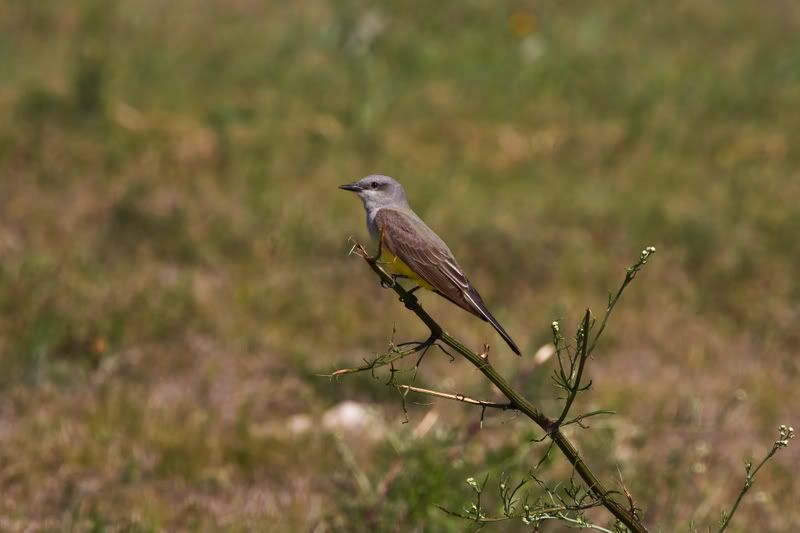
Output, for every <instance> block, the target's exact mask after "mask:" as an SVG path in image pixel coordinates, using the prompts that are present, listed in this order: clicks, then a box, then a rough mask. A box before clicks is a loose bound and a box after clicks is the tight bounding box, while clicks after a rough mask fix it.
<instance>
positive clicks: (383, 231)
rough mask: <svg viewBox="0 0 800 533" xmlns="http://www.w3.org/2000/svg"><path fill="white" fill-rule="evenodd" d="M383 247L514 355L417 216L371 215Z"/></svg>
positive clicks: (437, 240) (445, 249) (384, 211)
mask: <svg viewBox="0 0 800 533" xmlns="http://www.w3.org/2000/svg"><path fill="white" fill-rule="evenodd" d="M375 223H376V226H377V229H378V235H379V236H381V239H382V242H383V244H382V245H383V246H385V247H386V248H388V249H389V251H390V252H392V253H393V254H394V255H396V256H397V257H398V258H399V259H400V260H401V261H403V262H404V263H405V264H406V265H407V266H408V267H409V268H410V269H411V270H413V271H414V273H415V274H417V275H418V276H419V277H420V278H422V279H423V280H425V281H426V282H428V284H429V285H431V287H433V289H434V290H435V291H436V292H437V293H439V294H440V295H442V296H444V297H445V298H447V299H448V300H450V301H451V302H453V303H454V304H456V305H457V306H459V307H461V308H462V309H465V310H466V311H469V312H470V313H472V314H473V315H475V316H477V317H478V318H481V319H482V320H485V321H486V322H489V323H490V324H491V325H492V326H493V327H494V329H496V330H497V332H498V333H499V334H500V335H501V336H502V337H503V339H505V341H506V342H507V343H508V345H509V346H510V347H511V349H512V350H513V351H514V353H516V354H517V355H521V353H520V350H519V348H518V347H517V345H516V343H515V342H514V340H513V339H512V338H511V336H510V335H509V334H508V332H506V330H505V329H503V326H501V325H500V323H499V322H498V321H497V319H496V318H494V316H492V314H491V313H490V312H489V310H488V309H487V308H486V304H484V303H483V299H482V298H481V295H480V294H479V293H478V291H477V290H475V287H473V286H472V284H470V282H469V280H468V279H467V276H466V275H465V274H464V271H463V270H461V267H460V266H459V264H458V263H457V262H456V259H455V257H453V252H451V251H450V248H448V247H447V245H446V244H445V243H444V241H442V239H440V238H439V236H438V235H436V233H434V232H433V230H432V229H430V228H429V227H428V226H427V225H426V224H425V223H424V222H423V221H422V220H421V219H420V218H419V217H418V216H417V215H415V214H414V213H413V212H412V211H409V210H401V209H393V208H388V207H384V208H383V209H380V210H379V211H378V212H377V213H376V215H375Z"/></svg>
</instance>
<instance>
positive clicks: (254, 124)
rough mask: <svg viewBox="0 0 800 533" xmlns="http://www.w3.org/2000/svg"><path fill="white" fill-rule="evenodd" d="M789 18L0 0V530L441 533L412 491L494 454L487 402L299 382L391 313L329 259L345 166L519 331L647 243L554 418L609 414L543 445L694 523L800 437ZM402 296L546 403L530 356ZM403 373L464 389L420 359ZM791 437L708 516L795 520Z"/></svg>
mask: <svg viewBox="0 0 800 533" xmlns="http://www.w3.org/2000/svg"><path fill="white" fill-rule="evenodd" d="M799 30H800V12H799V11H798V10H797V9H795V8H794V7H793V6H791V5H789V4H785V3H781V2H772V1H770V2H745V1H740V2H733V3H730V4H728V5H726V6H724V7H723V6H719V5H716V4H706V3H696V2H682V3H679V4H669V5H667V4H664V5H661V6H644V5H640V4H639V3H637V2H625V1H615V2H612V3H604V4H603V6H602V7H601V6H599V5H596V4H593V3H588V2H578V3H570V4H564V3H555V2H541V3H538V4H536V5H535V6H533V7H526V6H523V5H522V4H519V3H516V2H510V1H509V2H501V3H492V4H491V5H490V4H486V5H481V4H475V3H467V4H461V3H452V4H448V5H447V6H446V7H441V8H437V9H433V8H431V7H429V5H428V4H427V3H423V2H390V3H386V4H381V5H380V6H377V5H371V4H369V3H366V2H358V1H347V2H336V3H333V2H326V1H325V0H309V1H305V2H296V3H294V2H292V3H287V2H264V3H259V2H251V1H248V0H237V1H236V2H227V1H213V2H205V3H202V5H201V4H200V3H197V2H189V1H187V0H182V1H178V2H171V3H168V4H164V3H163V2H153V1H139V2H133V1H121V2H114V3H112V2H104V1H102V0H80V1H77V2H72V3H70V4H69V6H68V5H67V4H65V3H60V2H54V1H46V2H36V3H30V2H25V1H23V0H14V1H10V2H5V3H4V5H3V6H2V7H0V70H2V72H4V83H3V84H2V85H1V86H0V116H2V117H3V118H2V119H0V176H2V178H1V179H0V259H1V261H0V310H2V311H1V312H0V361H2V367H3V372H2V374H0V392H2V394H0V398H1V399H0V529H3V530H18V531H23V530H25V531H28V530H54V529H77V530H89V529H93V530H109V531H115V530H161V529H170V530H194V529H198V530H217V529H230V530H247V529H264V530H275V531H292V530H313V529H315V528H316V530H317V531H325V530H327V531H341V530H355V531H359V530H373V531H374V530H381V531H396V530H403V531H408V530H412V531H421V530H423V528H424V530H426V531H451V530H452V531H460V530H461V528H462V527H463V524H459V523H454V522H453V521H452V520H450V519H449V518H447V517H445V516H443V515H442V514H441V513H439V512H438V511H436V510H435V509H434V508H433V507H432V505H431V504H433V503H441V504H445V505H449V506H451V507H455V508H458V507H460V506H461V505H462V504H463V503H464V502H465V501H466V499H467V498H468V493H467V490H466V486H465V485H464V484H463V481H464V479H466V477H468V476H472V475H474V476H476V477H478V476H482V475H483V474H484V473H485V472H487V471H494V472H500V471H505V472H508V473H510V474H512V475H517V476H520V475H524V473H525V471H526V468H528V467H529V466H530V465H531V463H532V462H533V461H534V460H536V459H537V457H538V456H537V452H538V451H539V448H537V447H535V446H533V445H531V444H529V443H528V442H527V440H528V439H530V438H531V437H532V436H534V435H533V434H532V433H530V431H531V430H530V427H529V426H528V424H526V423H525V422H524V421H523V420H521V419H518V418H517V417H515V416H513V415H510V414H508V413H506V414H493V415H492V416H491V417H490V418H489V419H488V420H487V423H486V424H485V426H484V428H483V430H480V431H479V430H478V427H477V421H478V420H477V417H478V413H476V412H475V411H473V410H470V409H468V408H466V407H465V406H461V405H447V404H444V403H442V402H435V403H434V404H432V405H427V404H426V405H422V406H417V405H412V406H410V412H409V423H408V424H402V423H401V422H402V421H403V413H402V410H401V407H400V403H399V399H398V397H397V395H396V394H395V393H393V391H392V390H390V388H388V387H383V386H382V383H381V382H378V381H374V380H372V379H370V378H367V377H360V378H354V379H348V380H346V381H344V382H341V383H335V382H333V383H332V382H329V381H327V380H325V379H321V378H318V377H316V374H319V373H325V372H329V371H331V370H333V369H335V368H337V367H339V366H353V365H354V364H357V363H358V362H360V361H361V359H362V358H363V357H366V356H368V355H369V354H371V353H374V352H375V351H377V350H380V349H382V347H383V346H384V345H385V343H386V341H387V339H388V337H389V335H390V333H391V329H392V326H393V324H396V326H397V330H398V335H399V336H401V337H403V338H414V337H416V336H418V335H419V334H421V333H424V332H423V331H422V330H421V329H420V326H419V325H418V324H417V323H416V322H415V321H414V319H413V318H412V317H411V316H408V313H406V312H404V311H403V309H402V308H401V306H400V305H399V304H397V302H396V301H395V299H394V298H393V297H392V296H391V295H390V294H389V293H388V292H385V291H381V290H380V289H379V288H378V287H377V286H376V284H375V279H374V276H372V274H371V273H370V272H369V271H368V270H367V269H366V268H365V267H364V265H362V264H360V263H359V262H358V261H356V260H353V259H352V258H348V257H347V255H346V252H347V250H348V245H347V237H348V236H350V235H354V236H355V237H356V238H358V239H364V238H365V232H364V230H363V228H362V226H363V219H362V217H363V215H362V213H361V207H360V206H359V205H358V204H357V202H356V201H355V199H353V198H351V197H348V196H347V195H345V194H344V193H342V192H341V191H337V190H336V188H335V186H336V185H337V184H339V183H344V182H347V181H351V180H353V179H355V178H358V177H360V176H362V175H364V174H367V173H369V172H373V171H380V172H385V173H388V174H391V175H394V176H396V177H397V178H399V179H401V180H402V181H403V182H404V184H405V185H406V188H407V190H408V193H409V196H410V198H411V201H412V205H414V207H415V208H416V209H417V210H418V212H419V213H420V214H421V215H422V216H423V217H424V218H425V219H426V220H427V221H428V222H429V223H430V225H431V226H433V227H434V228H435V229H437V231H439V233H440V234H441V235H442V236H443V237H445V238H446V240H447V241H448V242H449V243H450V244H451V245H452V248H453V250H454V252H455V254H456V256H457V257H459V259H460V261H461V263H462V264H463V265H464V266H465V267H466V268H467V270H468V272H469V273H470V275H471V278H472V279H473V281H474V282H475V284H476V285H477V286H478V287H479V288H480V290H481V292H482V293H483V294H484V295H485V297H486V300H487V302H488V303H489V305H490V307H491V308H492V309H493V310H494V311H495V313H496V314H497V315H498V318H500V319H501V321H502V322H503V323H504V325H505V326H506V328H507V329H508V330H509V331H510V332H511V333H512V334H513V336H514V337H515V339H516V340H517V341H518V342H519V343H520V346H521V347H522V348H523V350H524V351H525V352H526V353H529V354H532V353H533V352H534V351H535V350H536V349H538V348H539V347H540V346H541V345H542V344H544V343H545V342H547V341H548V338H549V326H548V325H549V324H550V322H551V321H552V320H553V319H554V318H557V317H562V318H565V319H566V320H567V321H569V319H570V318H572V319H577V317H579V316H580V314H581V311H582V309H583V307H584V306H586V305H591V306H592V307H593V308H594V309H597V310H599V309H600V308H602V306H603V305H604V303H605V298H606V292H607V291H608V290H610V289H611V288H613V287H614V286H616V284H617V283H618V281H619V279H621V276H622V269H623V268H624V267H625V266H626V265H627V264H628V263H630V262H631V261H632V260H634V259H635V257H636V256H637V254H638V251H639V250H640V249H641V248H642V247H643V246H645V245H651V244H652V245H655V246H657V247H658V249H659V253H658V256H657V257H656V259H655V260H654V262H653V263H652V264H651V265H648V268H647V270H646V272H644V274H643V275H642V277H641V278H640V279H637V280H636V282H635V283H634V285H633V286H632V287H631V288H630V289H629V291H628V293H627V294H626V296H625V298H624V300H623V301H622V303H621V304H620V307H619V309H618V314H616V315H615V316H614V317H613V319H612V323H611V326H610V330H609V336H608V337H607V338H606V340H605V341H604V342H603V344H602V346H600V347H599V349H598V352H597V353H598V356H597V358H596V360H594V361H592V364H591V367H590V373H591V378H592V379H593V380H594V383H595V387H594V389H593V391H592V392H591V393H589V394H587V395H586V397H585V398H584V399H583V400H582V401H581V403H580V404H579V405H578V406H577V408H578V409H589V408H597V407H602V408H610V409H615V410H617V411H618V412H619V415H617V416H615V417H612V418H609V419H608V420H605V421H597V422H596V423H595V425H594V426H593V429H592V431H590V432H582V433H581V434H577V435H575V439H576V440H577V441H578V442H579V443H580V445H581V448H582V451H583V452H584V453H585V454H586V455H587V457H588V458H589V459H590V460H591V462H592V463H593V464H596V465H602V467H601V473H602V474H603V476H604V478H606V479H609V480H610V479H613V478H614V477H616V476H617V469H618V468H619V470H620V471H621V472H622V475H623V477H624V479H625V482H626V484H627V486H628V487H629V489H630V490H631V492H632V493H633V494H634V495H636V496H637V498H638V503H639V504H640V505H641V506H642V507H643V508H644V512H645V514H644V516H645V521H646V522H647V523H648V524H649V525H651V526H652V528H653V530H655V531H658V530H661V531H680V530H686V529H687V528H688V523H689V521H690V519H694V520H695V521H696V522H697V523H698V524H700V525H703V526H706V525H711V526H713V525H714V524H716V522H717V519H718V517H719V514H720V512H721V510H722V509H723V508H727V507H728V506H729V505H730V503H731V502H732V499H733V497H734V496H735V494H736V491H737V490H738V487H739V485H740V483H741V479H742V477H743V471H742V470H743V469H742V466H741V465H742V461H743V459H745V458H747V457H751V456H753V455H760V454H761V453H762V452H763V451H765V449H766V448H767V447H768V446H769V444H770V442H771V439H772V438H773V437H774V433H775V429H776V427H777V425H778V424H780V423H790V424H791V423H793V424H794V425H795V426H798V425H800V424H798V421H797V418H796V417H797V413H796V407H795V406H796V405H798V401H800V396H799V395H798V392H797V381H798V375H800V365H799V364H798V358H797V345H798V341H800V335H799V334H798V331H800V330H798V328H797V327H796V324H797V322H798V318H800V307H798V303H797V302H798V301H800V284H798V280H797V275H796V271H797V265H798V264H800V244H799V243H800V240H798V239H797V236H796V234H797V228H798V227H800V215H799V214H798V213H800V211H798V208H797V205H798V203H800V176H799V175H798V163H800V161H799V160H798V154H799V153H800V152H798V151H797V150H796V149H793V148H792V145H793V143H794V142H795V141H794V140H795V139H797V138H798V137H800V121H799V120H798V114H797V113H795V112H794V111H795V110H796V109H797V108H798V107H799V106H800V76H799V75H798V72H800V48H798V47H797V46H796V44H794V43H795V41H796V39H794V36H796V35H797V32H798V31H799ZM424 303H425V304H426V307H427V308H428V309H429V310H430V311H431V313H432V314H434V315H435V316H437V317H439V318H440V319H441V321H442V322H443V323H444V324H446V327H447V328H448V330H450V331H451V332H453V333H456V334H458V336H459V337H461V338H462V339H463V340H464V341H465V342H467V343H468V344H469V345H471V346H475V347H477V346H480V344H481V343H483V342H487V341H489V342H492V343H493V344H494V345H496V346H495V350H496V352H497V353H496V354H495V355H494V357H495V361H496V362H497V364H498V365H499V366H500V367H501V369H502V370H503V371H504V372H505V373H506V374H508V375H511V376H513V379H514V380H515V382H516V383H517V385H518V386H519V387H521V388H522V389H524V390H525V391H526V393H527V394H528V395H529V396H530V397H531V398H532V399H533V400H535V401H536V402H537V403H539V404H541V405H543V406H545V407H547V408H548V409H551V410H553V411H554V410H555V408H556V405H555V403H554V401H553V397H554V391H553V389H552V387H551V385H550V383H549V381H548V376H547V369H545V368H534V365H533V363H532V362H531V361H530V359H527V358H523V359H522V360H517V359H516V358H513V357H511V355H510V354H506V352H505V350H504V349H503V346H502V342H500V341H499V339H497V338H495V336H494V334H493V332H492V331H491V330H490V329H489V328H486V327H483V325H482V324H481V323H478V322H476V321H475V320H474V318H472V317H470V316H468V315H467V314H466V313H461V312H459V311H458V310H454V309H453V308H452V307H451V306H449V305H447V304H446V303H443V302H441V301H438V300H436V299H435V298H433V297H425V300H424ZM418 384H420V385H421V386H434V385H435V387H436V388H441V389H444V390H450V391H455V392H462V393H467V394H474V395H476V396H479V397H484V398H489V399H491V398H492V396H493V392H492V391H491V390H490V389H488V387H487V386H486V384H485V383H483V382H482V380H481V379H480V376H479V375H478V374H477V373H476V372H474V371H473V370H472V369H470V368H468V367H467V366H466V365H465V364H462V363H461V362H456V363H449V362H448V361H447V359H446V358H444V357H438V356H437V357H435V358H433V357H432V358H430V359H429V360H428V361H426V363H425V367H424V372H423V374H422V375H420V376H419V378H418ZM346 400H352V401H355V402H359V404H363V405H365V406H369V410H367V411H365V412H364V413H362V414H363V416H364V417H367V418H365V420H368V428H367V429H365V428H363V427H361V428H358V427H355V428H353V427H349V428H347V427H345V428H343V427H341V426H339V429H336V427H335V423H334V422H332V421H331V412H330V410H331V409H333V408H335V407H336V406H340V404H341V403H342V402H344V401H346ZM326 413H327V414H328V418H327V420H328V423H327V425H326V424H325V423H323V420H326V418H325V415H326ZM351 456H352V458H353V461H354V462H348V461H349V460H348V459H347V458H348V457H351ZM798 459H800V456H799V455H798V451H797V447H796V446H794V447H790V448H789V449H788V450H786V451H785V452H783V453H781V454H779V455H778V456H777V457H776V459H775V460H774V462H773V463H772V464H770V465H769V467H768V468H767V469H766V470H765V471H764V474H763V478H762V479H761V480H759V482H758V485H757V487H756V490H755V491H754V494H751V495H750V496H749V497H748V499H747V500H746V501H745V503H744V504H743V506H742V508H741V509H740V511H739V512H740V516H738V517H737V520H736V521H735V523H734V528H733V530H735V531H751V530H753V528H756V527H757V528H760V530H761V531H776V532H777V531H792V530H794V529H796V528H797V526H798V525H800V511H798V509H797V506H796V502H797V499H798V494H800V484H799V483H798V481H797V479H796V475H795V474H796V465H797V464H798ZM356 465H359V466H356ZM564 473H565V470H564V468H563V465H560V464H559V463H558V462H554V463H553V464H550V465H548V467H547V470H546V474H547V476H548V477H549V478H550V479H552V480H557V479H560V478H561V477H562V476H563V475H564ZM513 529H514V528H513V527H512V528H509V530H513Z"/></svg>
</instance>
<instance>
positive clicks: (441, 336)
mask: <svg viewBox="0 0 800 533" xmlns="http://www.w3.org/2000/svg"><path fill="white" fill-rule="evenodd" d="M353 250H354V252H355V253H356V254H358V255H359V256H361V257H362V258H363V259H364V260H365V261H366V262H367V264H368V265H369V266H370V268H372V270H373V271H374V272H375V274H377V275H378V277H379V278H380V279H381V281H382V282H384V285H386V286H388V287H390V288H391V289H392V290H394V291H395V292H396V293H397V294H398V295H399V297H400V301H401V302H403V304H404V305H405V306H406V308H407V309H408V310H410V311H412V312H413V313H414V314H416V315H417V317H419V319H420V320H422V322H424V323H425V325H426V326H428V328H429V329H430V331H431V337H434V336H436V340H438V341H440V342H442V343H443V344H446V345H447V346H448V347H450V348H451V349H452V350H453V351H455V352H458V353H459V354H460V355H461V356H462V357H464V358H465V359H467V360H468V361H469V362H470V363H472V364H473V365H474V366H475V367H476V368H478V370H480V371H481V373H483V375H484V376H486V377H487V378H488V379H489V381H491V382H492V383H493V384H494V385H495V386H496V387H497V388H498V389H500V391H501V392H502V393H503V394H504V395H505V397H506V398H508V400H509V403H510V405H511V407H510V408H513V409H517V410H519V411H521V412H522V413H524V414H525V415H526V416H527V417H528V418H530V419H531V420H533V421H534V422H535V423H536V424H537V425H538V426H539V427H541V428H542V429H543V430H545V431H546V432H547V434H548V436H549V437H550V438H551V439H552V440H553V442H555V444H556V446H558V448H559V450H561V453H562V454H564V456H565V457H566V458H567V460H568V461H569V462H570V463H571V464H572V466H573V468H574V469H575V471H576V472H577V473H578V475H579V476H580V477H581V479H582V480H583V482H584V483H585V484H586V486H587V487H588V491H589V492H590V494H592V495H593V496H594V497H595V498H596V499H597V500H598V501H599V502H600V503H601V504H602V505H603V506H604V507H605V508H606V509H607V510H608V511H609V512H610V513H611V514H613V515H614V516H615V517H616V518H617V520H619V521H620V522H621V523H622V524H624V525H625V526H626V527H627V528H628V529H629V530H630V531H632V532H635V533H646V532H647V529H646V528H645V527H644V525H642V523H641V522H640V521H639V520H638V519H637V518H636V517H635V516H633V514H631V513H630V511H628V509H626V508H625V506H624V505H622V504H620V503H619V502H618V501H616V500H615V499H614V498H613V497H612V495H613V492H611V491H609V490H608V489H607V488H606V487H605V485H604V484H603V483H602V482H601V481H600V480H599V479H598V478H597V476H596V475H595V474H594V472H593V471H592V470H591V469H590V468H589V467H588V465H586V463H585V462H584V461H583V458H582V457H581V455H580V454H579V453H578V450H577V449H576V448H575V446H574V445H573V444H572V442H570V441H569V439H567V438H566V436H564V434H563V433H562V432H561V429H560V428H559V427H558V426H557V425H554V422H555V420H553V419H551V418H549V417H548V416H547V415H545V414H544V413H542V412H541V411H539V410H538V409H537V408H536V407H535V406H534V405H533V404H532V403H531V402H530V401H529V400H528V399H526V398H525V397H523V396H522V395H521V394H520V393H518V392H517V391H516V390H515V389H514V388H512V387H511V385H510V384H509V383H508V381H506V380H505V378H503V377H502V376H501V375H500V374H499V373H498V372H497V370H495V368H494V367H493V366H492V365H491V363H489V358H488V357H486V356H484V357H481V355H478V354H476V353H475V352H473V351H472V350H470V349H469V348H467V347H466V346H464V345H463V344H461V343H460V342H459V341H458V340H456V339H455V338H454V337H452V336H450V335H449V334H448V333H447V332H445V331H444V330H442V328H441V326H439V324H438V323H437V322H436V321H435V320H434V319H433V318H432V317H431V316H430V315H429V314H428V313H427V312H426V311H425V310H424V309H423V308H422V306H421V305H420V304H419V301H418V300H417V298H416V296H415V295H413V294H411V293H409V292H408V291H406V290H405V289H404V288H403V287H402V286H401V285H400V284H399V283H394V280H393V279H392V277H391V276H390V275H389V274H387V273H386V271H385V270H384V269H383V268H381V266H380V265H379V264H378V262H377V261H376V259H375V258H373V257H371V256H370V255H369V254H368V253H367V250H366V248H364V246H362V245H357V246H355V247H354V248H353ZM650 250H651V248H648V249H647V250H645V251H644V252H642V257H641V258H640V260H639V263H637V264H636V265H634V267H631V268H630V269H628V274H627V275H626V278H625V282H624V284H623V287H622V288H624V286H625V285H627V284H628V283H630V281H631V280H632V279H633V277H634V276H635V275H636V272H638V269H639V268H640V267H641V265H642V264H644V262H646V259H647V257H648V256H649V255H650V254H651V253H652V252H654V251H655V249H654V248H653V249H652V251H650ZM629 278H630V279H629ZM621 292H622V289H620V291H619V292H618V293H617V296H616V298H615V299H613V300H612V301H611V302H610V303H609V308H610V309H611V308H613V304H614V303H616V300H617V299H618V298H619V295H620V294H621ZM607 318H608V314H607V315H606V317H605V319H604V322H603V324H602V326H601V329H600V331H598V335H599V334H600V333H602V330H603V328H604V327H605V321H606V320H607ZM586 335H587V336H588V330H587V333H586ZM596 342H597V336H596V337H595V343H596ZM584 344H586V342H584ZM593 348H594V343H593V345H592V346H591V347H589V348H588V350H587V356H588V354H590V353H591V350H592V349H593ZM373 368H374V366H373ZM342 373H347V372H342V371H339V372H335V373H334V375H341V374H342Z"/></svg>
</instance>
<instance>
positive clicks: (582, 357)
mask: <svg viewBox="0 0 800 533" xmlns="http://www.w3.org/2000/svg"><path fill="white" fill-rule="evenodd" d="M591 318H592V313H591V311H589V310H588V309H587V310H586V313H585V314H584V315H583V322H582V323H581V329H580V330H579V331H580V332H581V338H580V345H579V346H578V353H577V355H576V357H577V359H578V369H577V371H575V372H574V374H573V373H572V372H570V374H571V375H570V376H569V379H570V381H569V382H568V383H567V385H568V386H569V393H568V394H567V400H566V401H565V402H564V409H563V410H562V411H561V416H559V417H558V420H556V421H555V423H554V424H553V426H554V427H556V428H557V427H559V426H561V423H562V422H563V421H564V419H566V418H567V414H569V410H570V408H571V407H572V402H574V401H575V397H576V396H578V393H579V392H580V391H581V379H582V378H583V369H584V367H585V366H586V359H588V352H587V351H586V350H587V347H588V346H589V321H590V320H591ZM573 366H574V365H573Z"/></svg>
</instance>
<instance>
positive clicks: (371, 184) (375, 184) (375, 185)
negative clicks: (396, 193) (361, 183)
mask: <svg viewBox="0 0 800 533" xmlns="http://www.w3.org/2000/svg"><path fill="white" fill-rule="evenodd" d="M369 186H370V187H372V188H373V189H377V188H378V182H377V181H373V182H372V183H370V184H369Z"/></svg>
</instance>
